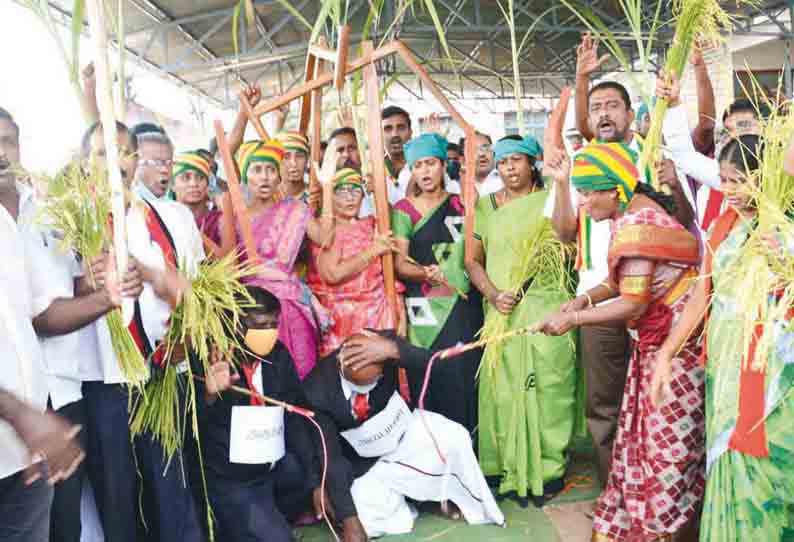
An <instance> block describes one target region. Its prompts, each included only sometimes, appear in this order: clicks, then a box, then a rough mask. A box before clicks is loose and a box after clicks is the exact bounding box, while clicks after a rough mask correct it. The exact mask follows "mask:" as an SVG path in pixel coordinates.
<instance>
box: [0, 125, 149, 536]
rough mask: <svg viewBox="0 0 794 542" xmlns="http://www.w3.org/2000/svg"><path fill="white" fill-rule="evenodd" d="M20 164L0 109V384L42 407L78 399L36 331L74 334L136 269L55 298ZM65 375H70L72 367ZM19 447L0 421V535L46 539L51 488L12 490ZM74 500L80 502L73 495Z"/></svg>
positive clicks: (124, 289) (135, 284)
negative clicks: (48, 362) (75, 293)
mask: <svg viewBox="0 0 794 542" xmlns="http://www.w3.org/2000/svg"><path fill="white" fill-rule="evenodd" d="M19 163H20V152H19V128H18V126H17V125H16V123H15V122H14V121H13V119H12V118H11V116H10V114H8V113H7V112H6V111H5V110H3V109H0V204H1V205H0V229H1V230H2V232H0V254H2V255H3V258H2V259H0V351H2V352H4V354H5V355H7V356H8V357H7V359H5V361H4V363H2V364H0V384H2V386H3V388H4V389H6V390H8V391H10V392H12V393H14V394H16V395H17V396H19V397H20V398H21V399H23V400H25V401H27V402H28V403H30V404H31V405H32V406H33V407H34V408H36V409H39V410H43V409H44V407H45V406H46V404H47V401H48V396H49V397H50V398H51V400H52V401H53V402H58V404H59V405H61V404H64V405H65V404H70V403H74V402H75V401H79V398H80V391H79V384H76V385H75V384H74V383H73V384H71V385H69V384H67V383H66V382H64V381H63V380H62V379H59V378H58V377H57V376H56V375H55V371H54V370H53V369H54V368H53V367H47V365H46V363H45V360H44V359H43V357H42V352H41V349H40V347H39V343H38V341H37V339H36V335H35V332H36V331H38V332H40V333H44V334H46V335H51V336H55V335H66V334H70V333H73V332H75V331H77V330H79V329H81V328H83V327H84V326H85V325H87V324H89V323H90V322H92V321H93V320H95V319H96V318H98V317H100V316H102V315H104V314H106V313H107V312H108V311H109V310H111V309H113V308H115V307H117V306H118V305H119V304H120V303H121V299H120V295H121V294H124V295H127V294H129V295H133V296H134V295H137V292H138V291H139V287H140V281H139V280H137V273H135V272H134V271H133V272H132V273H128V274H127V275H126V276H125V282H124V283H123V284H121V285H120V290H119V285H118V281H117V280H116V279H115V278H114V277H112V276H110V275H103V278H104V279H105V283H104V284H105V287H104V288H102V289H99V290H94V289H91V290H90V291H88V290H87V291H86V292H85V294H84V295H82V296H80V297H79V298H74V296H73V295H69V292H65V293H66V294H67V295H65V296H62V295H61V294H62V293H64V292H62V291H61V289H60V288H59V287H58V286H57V282H58V280H57V277H55V276H53V274H54V273H55V272H56V269H53V267H52V263H53V261H52V260H51V259H50V258H49V255H50V252H49V249H47V248H46V247H45V246H44V242H45V241H44V240H43V237H42V235H43V231H42V229H41V228H40V227H39V226H38V225H37V221H38V220H39V218H40V212H39V209H38V208H37V206H36V204H35V201H34V198H33V190H32V189H31V188H30V187H28V186H27V185H24V184H21V183H19V182H17V179H16V175H15V173H14V168H15V167H17V166H18V165H19ZM70 274H71V273H70ZM71 287H72V288H74V282H72V284H71ZM67 289H68V288H67ZM72 293H73V291H72ZM34 327H35V331H34ZM67 372H68V373H69V374H68V376H69V377H71V378H72V379H74V378H76V376H77V375H76V374H75V373H74V372H71V371H68V370H67ZM48 373H49V376H48ZM75 434H76V432H75ZM75 434H73V435H72V436H71V437H70V438H73V437H74V436H75ZM20 436H21V437H23V438H24V437H25V435H20ZM28 436H29V435H28ZM25 444H27V445H28V446H29V445H30V439H28V440H27V441H26V442H25V443H23V442H22V441H21V440H20V439H19V438H18V437H17V436H15V435H14V433H13V432H12V430H11V427H9V426H8V425H6V424H5V423H3V422H0V449H2V454H0V540H4V541H5V540H26V541H27V540H35V541H39V540H41V541H46V540H48V536H49V535H48V531H49V526H50V522H49V514H50V500H51V497H52V493H51V491H50V489H49V488H47V487H46V484H44V483H43V482H42V483H39V484H35V485H34V486H33V487H32V488H31V489H30V493H25V494H24V495H19V491H20V490H22V489H23V488H24V486H23V484H22V483H21V482H22V470H23V469H25V468H26V467H28V465H29V464H30V460H31V457H30V455H29V453H30V451H29V450H27V449H26V447H25ZM33 451H35V450H33ZM41 465H42V467H40V469H43V463H41ZM75 467H76V465H75ZM55 468H56V470H63V469H62V467H61V466H56V467H55ZM73 470H74V469H69V471H73ZM40 472H42V473H43V472H45V471H43V470H41V471H40ZM63 478H64V476H63V474H58V473H51V478H50V480H49V481H50V483H55V482H58V481H59V480H61V479H63ZM76 498H77V502H78V503H79V498H80V497H79V492H78V493H77V497H76ZM78 514H79V508H78ZM77 537H78V538H79V526H78V532H77Z"/></svg>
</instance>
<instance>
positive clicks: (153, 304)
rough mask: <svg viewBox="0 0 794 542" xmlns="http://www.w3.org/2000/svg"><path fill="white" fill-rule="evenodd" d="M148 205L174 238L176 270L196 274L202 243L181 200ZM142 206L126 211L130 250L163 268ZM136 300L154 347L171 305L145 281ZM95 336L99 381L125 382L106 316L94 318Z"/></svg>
mask: <svg viewBox="0 0 794 542" xmlns="http://www.w3.org/2000/svg"><path fill="white" fill-rule="evenodd" d="M150 204H151V205H152V207H153V208H154V209H155V210H156V211H157V213H158V214H159V215H160V218H162V220H163V222H164V223H165V226H166V228H168V232H169V233H170V234H171V237H172V238H173V240H174V245H175V247H176V254H177V258H178V264H179V269H180V270H182V271H183V272H185V274H186V275H187V276H188V277H192V276H195V274H196V271H197V269H198V264H199V263H200V262H201V261H202V260H203V259H204V246H203V245H202V242H201V234H200V233H199V231H198V228H197V227H196V222H195V220H194V219H193V214H192V213H191V212H190V210H189V209H188V208H187V207H185V206H184V205H182V204H181V203H177V202H174V201H170V200H155V201H153V202H150ZM141 205H145V203H143V202H140V201H136V202H134V203H133V204H132V205H131V206H130V209H129V211H128V212H127V243H128V248H129V252H130V254H131V255H132V256H133V257H134V258H135V259H136V260H138V261H139V262H141V263H142V264H144V265H146V266H148V267H151V268H153V269H157V270H161V271H163V270H165V268H166V263H165V256H164V255H163V251H162V250H161V249H160V246H159V245H158V244H157V243H156V242H154V240H152V238H151V235H150V233H149V228H148V227H147V226H146V215H145V208H143V207H141ZM138 302H139V304H140V309H141V320H142V321H143V329H144V332H145V333H146V336H147V337H148V338H149V342H150V343H151V344H152V346H154V345H155V344H156V343H157V342H158V341H160V340H162V339H163V337H164V336H165V333H166V329H167V327H168V319H169V318H170V317H171V307H170V306H169V305H168V303H166V302H165V301H163V300H162V299H160V298H159V297H157V296H156V295H155V293H154V290H153V289H152V287H151V285H150V284H147V283H144V286H143V292H142V293H141V296H140V297H139V298H138ZM97 337H98V340H99V367H95V368H94V370H95V371H96V374H101V380H103V381H104V382H105V383H106V384H119V383H123V382H125V379H124V376H123V375H122V373H121V369H120V368H119V364H118V361H117V360H116V355H115V353H114V352H113V345H112V343H111V342H110V333H109V331H108V327H107V323H106V320H105V318H102V319H100V320H98V321H97Z"/></svg>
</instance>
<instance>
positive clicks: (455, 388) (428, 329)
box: [392, 134, 482, 432]
mask: <svg viewBox="0 0 794 542" xmlns="http://www.w3.org/2000/svg"><path fill="white" fill-rule="evenodd" d="M405 156H406V159H407V161H408V166H409V167H410V168H411V171H412V174H413V183H414V185H415V187H416V189H415V192H414V193H413V194H409V195H408V197H406V198H405V199H402V200H400V201H398V202H397V204H396V205H395V206H394V210H393V212H392V231H393V232H394V236H395V238H396V240H397V246H398V248H399V252H398V254H397V259H396V269H397V274H398V276H399V277H400V278H401V279H402V280H403V281H404V283H405V286H406V290H407V291H406V309H407V311H406V312H407V314H408V322H409V326H408V336H409V339H410V340H411V342H412V343H413V344H415V345H417V346H421V347H423V348H426V349H429V350H432V351H436V350H441V349H443V348H448V347H451V346H455V345H456V344H458V343H459V342H469V341H472V340H474V338H475V335H476V333H477V332H478V331H479V329H480V326H481V324H482V308H481V307H480V306H479V304H478V303H477V302H476V301H475V300H474V299H473V298H471V297H470V296H469V295H468V294H469V290H470V284H469V279H468V277H467V275H466V270H465V268H464V264H463V214H464V212H463V204H462V202H461V200H460V198H459V197H458V196H457V195H454V194H449V193H448V192H447V191H446V189H445V186H444V173H445V171H446V160H447V140H446V139H445V138H443V137H441V136H439V135H436V134H425V135H422V136H419V137H417V138H415V139H412V140H411V141H409V142H408V143H407V144H406V145H405ZM479 361H480V351H479V350H474V351H471V352H468V353H467V354H465V355H463V356H461V357H459V358H456V359H455V361H454V362H449V363H439V364H436V365H435V366H434V367H433V374H432V376H431V378H430V386H429V388H428V394H427V397H426V399H425V407H426V408H427V409H428V410H432V411H434V412H438V413H439V414H442V415H444V416H446V417H447V418H449V419H451V420H453V421H456V422H458V423H460V424H461V425H463V426H464V427H466V428H467V429H468V430H469V431H470V432H473V431H474V429H475V428H476V426H477V388H476V380H475V377H476V373H477V366H478V364H479ZM408 376H409V380H410V384H411V395H412V397H413V399H414V400H416V399H418V395H419V390H420V388H421V384H422V378H423V376H424V375H423V374H410V373H409V375H408Z"/></svg>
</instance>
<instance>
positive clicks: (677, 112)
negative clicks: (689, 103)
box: [662, 105, 720, 189]
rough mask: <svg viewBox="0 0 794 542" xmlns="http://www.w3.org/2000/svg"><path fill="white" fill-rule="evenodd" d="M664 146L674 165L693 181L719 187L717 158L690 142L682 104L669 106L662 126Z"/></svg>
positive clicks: (687, 123) (690, 137) (684, 109)
mask: <svg viewBox="0 0 794 542" xmlns="http://www.w3.org/2000/svg"><path fill="white" fill-rule="evenodd" d="M662 133H663V134H664V142H665V147H666V149H667V150H668V151H669V153H670V156H671V158H672V160H673V162H675V165H676V167H677V168H678V169H679V170H680V171H681V172H683V173H684V175H689V176H690V177H692V178H693V179H694V180H695V181H697V182H699V183H701V184H703V185H706V186H709V187H711V188H715V189H719V188H720V166H719V163H718V162H717V160H715V159H713V158H709V157H708V156H706V155H703V154H700V153H699V152H697V151H696V150H695V145H694V143H692V135H691V134H690V133H689V121H688V120H687V115H686V108H685V107H684V106H683V105H679V106H676V107H671V108H669V109H668V110H667V114H666V115H665V117H664V125H663V128H662Z"/></svg>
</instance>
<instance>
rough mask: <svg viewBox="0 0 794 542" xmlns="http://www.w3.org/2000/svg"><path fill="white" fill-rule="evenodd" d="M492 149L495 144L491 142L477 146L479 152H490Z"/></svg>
mask: <svg viewBox="0 0 794 542" xmlns="http://www.w3.org/2000/svg"><path fill="white" fill-rule="evenodd" d="M492 150H493V145H491V144H489V143H485V144H483V145H480V146H479V147H477V152H480V153H482V154H488V153H489V152H491V151H492Z"/></svg>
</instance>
